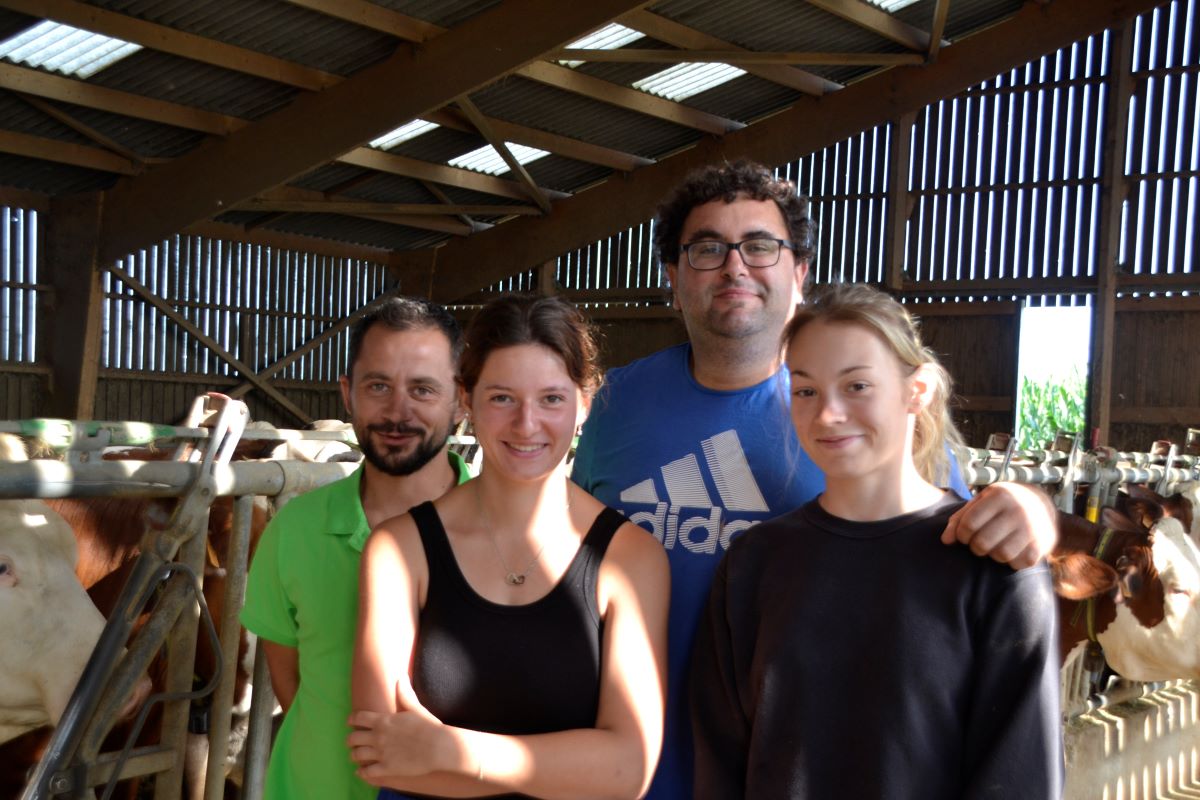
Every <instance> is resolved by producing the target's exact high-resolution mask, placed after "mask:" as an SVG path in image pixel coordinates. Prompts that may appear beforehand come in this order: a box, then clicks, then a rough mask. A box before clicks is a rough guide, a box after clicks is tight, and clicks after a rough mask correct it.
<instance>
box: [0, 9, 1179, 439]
mask: <svg viewBox="0 0 1200 800" xmlns="http://www.w3.org/2000/svg"><path fill="white" fill-rule="evenodd" d="M569 5H570V7H564V6H563V4H557V3H550V2H535V1H534V0H505V1H504V2H486V1H485V0H437V2H430V1H429V0H425V1H424V2H422V1H421V0H379V2H371V1H370V0H341V1H340V2H334V1H333V0H211V1H209V0H206V2H203V3H196V2H190V1H189V2H182V1H179V0H177V1H176V2H170V1H169V0H167V1H165V2H153V3H149V2H144V1H142V0H102V1H100V2H90V1H89V2H83V1H81V0H36V1H35V0H0V104H2V106H3V113H2V114H0V204H2V205H3V206H4V207H5V209H6V212H5V225H4V226H3V233H2V236H3V239H2V240H0V263H2V270H3V273H2V275H0V292H2V293H3V303H4V309H3V314H2V315H0V325H2V326H3V336H2V337H0V339H2V346H3V352H2V353H0V387H2V390H0V414H3V416H4V417H6V418H9V419H16V418H27V417H35V416H36V417H43V416H50V417H64V418H70V419H137V420H147V421H155V422H173V421H176V420H178V419H180V417H181V416H182V415H183V414H184V413H185V412H186V410H187V408H188V407H189V405H190V403H191V401H192V398H193V397H195V396H196V394H197V393H199V392H201V391H204V390H207V389H217V390H221V391H225V392H227V393H230V394H232V395H233V396H235V397H243V398H245V399H246V400H247V401H248V402H249V403H250V405H251V409H252V413H253V415H254V416H255V417H256V418H260V419H265V420H269V421H271V422H273V423H275V424H278V425H282V426H288V427H299V426H302V425H303V424H305V423H307V422H309V421H310V420H312V419H317V418H331V417H338V416H340V415H341V408H340V401H339V399H338V397H337V393H336V379H337V376H338V375H339V374H340V372H341V371H342V370H343V369H344V363H343V362H344V357H345V355H344V353H345V345H346V329H347V327H348V324H349V323H350V322H351V321H353V319H355V318H356V314H358V313H360V312H361V311H362V310H363V309H364V308H365V307H367V306H368V305H369V303H370V302H371V301H372V300H374V299H375V298H377V297H379V296H380V295H381V294H384V293H388V292H393V291H399V292H402V293H407V294H413V295H420V296H427V297H431V298H433V299H435V300H437V301H439V302H443V303H447V304H451V305H452V306H454V307H455V308H456V309H458V310H459V313H461V314H462V315H463V316H464V317H466V316H469V314H470V311H471V309H472V308H473V307H474V306H476V305H477V304H478V303H480V302H481V301H483V300H485V299H486V298H487V296H488V295H489V294H490V293H493V292H497V291H512V290H519V291H534V292H557V293H561V294H563V295H565V296H566V297H568V298H570V299H571V300H573V301H574V302H576V303H579V304H581V305H582V307H584V308H585V309H586V310H587V311H588V313H589V314H590V315H591V317H592V318H593V319H595V320H596V321H597V322H598V323H599V324H601V325H602V326H603V328H604V329H605V331H606V333H607V337H606V355H605V357H606V362H607V364H608V365H610V366H611V365H619V364H623V363H626V362H628V361H630V360H632V359H634V358H637V357H639V356H641V355H644V354H646V353H648V352H651V351H653V350H656V349H658V348H660V347H662V346H664V345H667V344H672V343H675V342H678V341H682V339H683V329H682V325H681V323H680V322H679V320H678V318H677V316H676V315H675V313H674V312H673V311H671V309H670V308H669V305H668V304H667V302H666V300H665V292H664V288H663V282H664V278H663V276H662V275H661V274H660V271H659V268H658V265H657V264H656V263H654V259H653V257H652V255H651V252H650V234H651V229H650V220H651V218H652V216H653V214H654V210H655V205H656V203H657V202H659V201H660V200H661V198H662V197H663V196H664V195H665V194H666V193H667V192H668V191H669V189H670V188H671V186H672V185H673V184H674V183H676V182H677V181H678V180H679V179H680V178H681V176H683V175H684V174H686V173H687V172H688V171H689V170H691V169H692V168H694V167H696V166H697V165H701V164H706V163H711V162H715V161H723V160H728V161H732V160H735V159H739V158H749V159H753V160H756V161H759V162H762V163H764V164H767V165H770V166H774V167H778V168H779V169H780V170H781V171H782V172H783V173H784V174H786V175H787V176H788V177H790V178H791V179H793V180H794V181H796V183H797V185H798V187H799V189H800V191H801V192H803V193H805V194H807V195H809V196H810V198H811V200H812V209H813V214H814V217H815V218H816V219H817V221H818V223H819V226H820V228H819V230H820V239H819V243H818V248H817V257H816V263H815V265H814V270H813V272H814V277H815V280H816V281H817V282H818V283H820V282H827V281H834V280H854V281H867V282H871V283H875V284H877V285H880V286H883V287H885V288H887V289H888V290H889V291H891V292H893V293H894V294H895V295H897V296H898V297H901V298H902V299H904V300H905V301H906V302H911V303H913V304H915V305H914V310H916V311H917V313H918V314H919V316H920V317H921V318H922V319H923V320H924V326H925V330H926V335H927V336H928V337H929V338H930V339H931V341H932V342H933V344H934V347H935V348H936V349H937V350H939V352H941V353H942V354H943V355H944V357H945V359H946V361H947V364H948V366H949V367H950V370H951V373H952V374H953V375H954V376H955V379H956V381H957V393H958V400H957V411H956V413H957V418H958V420H959V422H960V425H961V426H962V428H963V430H964V433H965V434H966V438H967V440H968V442H969V443H971V444H974V445H977V446H982V445H983V444H984V442H985V440H986V438H987V436H988V435H989V434H990V433H992V432H995V431H1009V430H1012V428H1013V417H1014V413H1015V410H1016V409H1015V393H1016V386H1017V373H1016V359H1017V338H1016V337H1017V331H1018V328H1019V320H1020V315H1021V312H1022V309H1023V308H1025V307H1028V306H1038V305H1081V306H1086V307H1088V308H1090V309H1091V315H1092V319H1093V325H1092V348H1091V356H1090V358H1091V362H1092V363H1091V369H1090V374H1089V381H1090V387H1089V389H1090V391H1089V407H1088V415H1089V418H1088V427H1089V429H1090V433H1091V441H1092V442H1096V443H1103V444H1110V445H1113V446H1115V447H1118V448H1121V449H1128V450H1145V449H1146V448H1147V447H1148V446H1149V444H1150V443H1151V442H1153V441H1154V440H1156V439H1172V440H1175V441H1182V440H1183V437H1184V436H1185V433H1186V429H1187V428H1188V427H1189V426H1196V425H1197V424H1200V406H1197V404H1196V403H1197V400H1196V398H1197V397H1200V349H1198V348H1196V347H1195V346H1194V342H1195V341H1196V333H1197V332H1198V330H1200V329H1198V326H1197V319H1198V314H1200V304H1198V303H1200V301H1198V300H1197V298H1196V294H1195V291H1196V289H1197V288H1198V287H1197V274H1196V272H1195V267H1194V261H1195V256H1194V252H1193V239H1192V231H1193V229H1194V227H1195V226H1194V222H1195V220H1196V216H1197V214H1198V213H1200V210H1198V208H1200V204H1198V203H1197V198H1196V177H1197V169H1198V158H1200V145H1198V144H1197V142H1196V141H1195V139H1196V137H1195V131H1196V129H1197V120H1196V115H1197V108H1196V89H1195V85H1196V72H1197V65H1196V62H1197V58H1196V49H1197V48H1196V43H1195V41H1194V37H1193V36H1192V35H1191V34H1190V33H1186V32H1187V31H1190V30H1192V27H1193V26H1194V24H1195V14H1196V10H1195V4H1194V3H1193V2H1185V1H1182V0H1181V1H1178V2H1173V3H1167V4H1165V5H1164V4H1160V3H1156V2H1153V0H1145V1H1143V2H1133V1H1118V0H1105V1H1103V2H1101V1H1099V0H1053V1H1052V2H1045V1H1043V2H1020V0H916V2H904V1H903V0H901V1H900V2H896V0H879V1H878V2H874V0H873V1H872V2H867V1H866V0H809V1H808V2H793V1H792V0H753V2H747V3H736V4H735V3H729V2H717V1H716V0H668V1H667V2H661V3H656V4H647V3H636V2H621V1H620V0H613V2H596V3H587V4H569ZM576 5H578V6H580V7H575V6H576ZM583 6H586V7H583ZM1168 343H1170V344H1168ZM1160 344H1161V345H1165V346H1163V347H1161V348H1160V347H1159V345H1160ZM1151 350H1153V351H1154V353H1157V355H1154V354H1152V353H1151V352H1150V351H1151Z"/></svg>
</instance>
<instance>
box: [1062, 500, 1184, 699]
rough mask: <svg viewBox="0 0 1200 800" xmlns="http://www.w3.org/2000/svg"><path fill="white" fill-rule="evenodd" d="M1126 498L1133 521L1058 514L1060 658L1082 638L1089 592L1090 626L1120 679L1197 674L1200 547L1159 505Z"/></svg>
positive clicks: (1115, 515)
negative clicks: (1099, 521)
mask: <svg viewBox="0 0 1200 800" xmlns="http://www.w3.org/2000/svg"><path fill="white" fill-rule="evenodd" d="M1128 502H1129V509H1130V510H1131V511H1132V512H1133V516H1134V518H1135V519H1137V520H1138V521H1137V522H1134V521H1133V520H1131V519H1130V518H1129V517H1128V516H1126V515H1124V514H1122V513H1120V512H1118V511H1115V510H1114V509H1104V511H1103V512H1102V515H1101V524H1096V523H1091V522H1088V521H1087V520H1084V519H1082V518H1080V517H1076V516H1071V515H1067V514H1062V515H1060V517H1059V545H1058V547H1056V548H1055V550H1054V553H1053V554H1052V555H1051V557H1050V562H1051V567H1052V569H1053V571H1054V576H1055V590H1056V591H1057V592H1058V593H1059V595H1060V597H1061V598H1062V600H1061V601H1060V627H1061V652H1062V655H1063V658H1064V661H1065V659H1066V658H1067V656H1068V655H1069V654H1070V653H1071V651H1072V650H1073V649H1075V648H1076V647H1077V646H1079V645H1080V644H1081V643H1082V642H1085V641H1086V640H1087V639H1088V613H1087V610H1086V608H1085V607H1084V604H1083V603H1082V602H1077V601H1083V600H1085V599H1088V598H1091V599H1092V602H1093V611H1092V623H1091V624H1092V630H1093V631H1094V633H1095V635H1096V638H1097V639H1098V640H1099V642H1100V645H1101V646H1102V647H1103V648H1104V655H1105V658H1106V660H1107V661H1108V663H1109V665H1110V666H1111V667H1112V668H1113V669H1114V670H1115V671H1116V672H1117V673H1118V674H1120V675H1121V676H1122V677H1125V678H1128V679H1130V680H1138V681H1161V680H1172V679H1176V678H1193V679H1194V678H1200V605H1198V604H1200V549H1198V548H1197V546H1196V544H1195V542H1194V541H1193V540H1192V538H1191V537H1190V536H1189V535H1188V533H1187V531H1186V530H1185V528H1184V526H1183V524H1182V523H1181V521H1180V520H1179V519H1177V518H1173V517H1169V516H1166V515H1165V514H1164V511H1163V507H1162V505H1161V504H1160V503H1157V502H1156V501H1154V500H1153V499H1150V498H1147V497H1145V496H1136V497H1131V499H1130V500H1129V501H1128ZM1102 539H1103V540H1104V541H1105V544H1104V547H1103V548H1100V549H1099V552H1098V544H1099V543H1100V542H1101V540H1102Z"/></svg>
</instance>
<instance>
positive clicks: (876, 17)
mask: <svg viewBox="0 0 1200 800" xmlns="http://www.w3.org/2000/svg"><path fill="white" fill-rule="evenodd" d="M808 2H809V3H811V4H812V5H814V6H816V7H817V8H820V9H822V10H823V11H828V12H829V13H830V14H833V15H835V16H838V17H841V18H842V19H844V20H846V21H847V22H852V23H854V24H855V25H857V26H859V27H860V28H865V29H867V30H869V31H871V32H873V33H877V34H879V35H880V36H882V37H883V38H885V39H891V40H892V41H893V42H895V43H896V44H899V45H903V46H904V47H907V48H908V49H909V50H916V51H918V52H921V53H924V52H926V51H928V50H929V42H930V36H929V34H928V33H927V32H926V31H923V30H921V29H920V28H914V27H913V26H912V25H909V24H908V23H907V22H903V21H901V20H899V19H897V18H896V17H894V16H892V15H891V14H889V13H888V12H886V11H884V10H883V9H881V8H877V7H876V6H873V5H871V4H870V3H867V2H865V1H864V0H808Z"/></svg>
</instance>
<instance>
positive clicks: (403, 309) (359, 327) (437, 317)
mask: <svg viewBox="0 0 1200 800" xmlns="http://www.w3.org/2000/svg"><path fill="white" fill-rule="evenodd" d="M376 324H380V325H385V326H387V327H388V328H390V329H391V330H393V331H411V330H416V329H419V328H432V329H433V330H437V331H441V332H442V333H443V334H445V335H446V339H447V340H448V341H449V342H450V358H451V359H452V360H453V361H454V370H455V372H456V373H457V372H458V357H459V356H461V355H462V348H463V338H462V328H461V327H460V326H459V324H458V321H457V320H455V319H454V317H452V316H451V315H450V312H449V311H447V310H446V309H445V308H443V307H442V306H440V305H438V304H437V303H434V302H431V301H429V300H422V299H420V298H416V297H399V296H396V297H389V298H388V299H386V300H384V301H383V302H382V303H380V304H379V305H378V306H376V307H375V308H373V309H371V310H370V311H368V312H367V313H366V314H363V315H362V317H360V318H359V319H358V320H357V321H356V322H355V323H354V325H353V326H351V328H350V357H349V359H348V360H347V361H346V375H347V376H350V375H352V374H353V372H354V364H355V362H356V361H358V353H359V351H360V350H361V349H362V343H363V339H364V338H366V336H367V331H369V330H371V328H372V327H373V326H374V325H376Z"/></svg>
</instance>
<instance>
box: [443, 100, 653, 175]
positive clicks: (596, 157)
mask: <svg viewBox="0 0 1200 800" xmlns="http://www.w3.org/2000/svg"><path fill="white" fill-rule="evenodd" d="M421 119H423V120H425V121H426V122H435V123H437V124H438V125H442V126H443V127H446V128H450V129H451V130H456V131H462V132H464V133H475V132H476V128H475V126H474V125H472V124H471V122H470V120H468V119H467V118H466V116H465V115H463V113H462V112H460V111H458V110H457V109H453V108H442V109H439V110H438V111H434V112H432V113H429V114H422V115H421ZM487 121H488V124H489V125H490V126H491V128H492V130H493V131H495V132H496V135H497V136H501V137H503V138H504V140H505V141H508V142H516V143H517V144H523V145H525V146H526V147H536V148H538V149H539V150H548V151H550V152H551V153H554V154H555V155H557V156H562V157H564V158H570V159H574V160H575V161H583V162H585V163H587V164H598V165H600V166H602V167H609V168H611V169H617V170H620V171H621V172H630V171H632V170H635V169H637V168H638V167H648V166H650V165H651V164H653V163H654V159H652V158H643V157H642V156H638V155H634V154H632V153H625V152H622V151H620V150H614V149H612V148H609V147H601V146H600V145H598V144H591V143H590V142H584V141H581V140H579V139H572V138H570V137H567V136H560V135H559V134H557V133H550V132H549V131H543V130H538V129H537V128H529V127H526V126H524V125H517V124H515V123H512V122H505V121H504V120H499V119H496V118H495V117H488V118H487Z"/></svg>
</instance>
